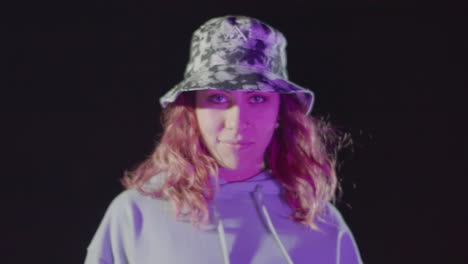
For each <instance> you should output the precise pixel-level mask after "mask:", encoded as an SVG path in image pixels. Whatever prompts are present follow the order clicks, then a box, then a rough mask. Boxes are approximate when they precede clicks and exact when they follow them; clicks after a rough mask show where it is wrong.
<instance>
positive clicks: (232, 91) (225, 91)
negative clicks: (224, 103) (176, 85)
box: [197, 88, 277, 94]
mask: <svg viewBox="0 0 468 264" xmlns="http://www.w3.org/2000/svg"><path fill="white" fill-rule="evenodd" d="M197 92H201V93H213V92H222V93H226V94H252V93H268V94H276V93H277V92H271V91H261V90H221V89H214V88H207V89H204V90H198V91H197Z"/></svg>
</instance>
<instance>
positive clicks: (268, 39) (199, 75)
mask: <svg viewBox="0 0 468 264" xmlns="http://www.w3.org/2000/svg"><path fill="white" fill-rule="evenodd" d="M204 89H218V90H246V91H264V92H277V93H285V94H295V95H296V96H297V98H298V99H299V101H300V102H301V103H302V105H303V106H304V109H307V111H306V113H307V114H309V113H310V111H311V110H312V105H313V103H314V93H313V92H312V91H310V90H308V89H305V88H302V87H301V86H299V85H297V84H295V83H293V82H291V81H289V80H288V73H287V69H286V38H285V37H284V36H283V34H282V33H281V32H279V31H278V30H276V29H275V28H273V27H271V26H270V25H267V24H265V23H263V22H261V21H259V20H257V19H254V18H250V17H245V16H224V17H218V18H213V19H210V20H209V21H208V22H206V23H205V24H203V25H202V26H201V27H200V28H198V29H197V30H196V31H195V32H194V33H193V36H192V41H191V47H190V59H189V62H188V64H187V67H186V69H185V74H184V80H183V81H182V82H180V83H179V84H177V85H176V86H175V87H173V88H172V89H171V90H169V91H168V92H167V93H166V94H165V95H164V96H162V97H161V98H160V100H159V102H160V103H161V106H162V107H163V108H164V107H166V106H167V105H168V104H169V103H172V102H174V101H175V100H176V98H177V96H178V95H179V94H180V93H181V92H186V91H194V90H204Z"/></svg>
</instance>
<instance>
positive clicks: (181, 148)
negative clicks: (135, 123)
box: [122, 91, 343, 229]
mask: <svg viewBox="0 0 468 264" xmlns="http://www.w3.org/2000/svg"><path fill="white" fill-rule="evenodd" d="M194 93H195V92H194V91H192V92H184V93H182V94H180V95H179V96H178V98H177V100H176V101H175V102H174V103H172V104H170V105H168V106H167V107H166V108H165V109H163V112H162V115H161V123H162V125H163V129H164V131H163V134H162V137H161V139H160V141H159V143H158V144H156V147H155V150H154V152H153V153H152V154H151V155H150V156H149V157H148V158H147V159H146V160H145V161H143V162H142V163H140V164H139V165H138V166H137V167H136V169H134V170H131V171H126V172H125V176H124V178H123V179H122V183H123V185H124V186H125V187H126V188H128V189H130V188H135V189H138V190H139V191H140V192H142V193H143V194H145V195H151V196H154V197H160V198H163V199H167V200H169V201H170V202H171V203H172V205H173V207H174V208H175V216H176V217H180V216H188V217H190V221H191V222H192V224H193V225H194V226H196V227H199V226H200V225H201V224H205V223H207V221H208V219H209V212H208V204H209V203H210V202H211V201H212V200H213V197H214V194H215V192H216V191H215V187H214V186H213V184H212V182H211V179H210V175H214V176H216V175H217V174H218V164H217V162H216V160H215V159H214V158H213V157H212V156H211V155H210V154H209V152H208V151H207V149H206V147H205V146H204V144H203V142H202V139H201V134H200V131H199V129H198V126H197V119H196V115H195V99H194V98H195V94H194ZM296 98H297V97H296V96H294V95H290V94H280V109H279V114H278V120H279V122H280V126H279V127H278V129H276V131H275V133H274V135H273V138H272V140H271V142H270V145H269V146H268V147H267V149H266V151H265V166H266V167H267V168H268V169H270V170H271V172H272V175H273V177H274V178H275V179H276V180H277V181H278V182H279V183H280V184H281V185H282V186H283V187H284V189H285V198H286V201H287V203H288V204H289V206H290V207H291V208H292V210H293V214H292V215H291V217H292V219H294V220H295V221H297V222H299V223H302V224H304V225H307V226H310V227H311V228H313V229H318V227H317V225H316V220H320V219H321V213H322V209H323V207H322V206H321V204H323V202H334V201H335V197H336V193H337V190H339V184H338V180H337V176H336V168H335V167H336V166H335V165H336V157H337V151H338V150H339V148H340V147H341V145H342V144H341V143H342V140H341V139H342V138H343V137H341V136H340V134H339V133H337V130H336V129H335V128H333V127H332V126H331V125H330V124H329V123H328V122H326V121H324V120H323V119H320V118H316V117H312V116H308V115H305V114H304V113H305V109H304V108H303V107H302V106H301V104H300V103H299V102H298V100H297V99H296ZM215 179H216V180H217V177H215ZM150 181H156V182H159V184H157V185H156V187H155V186H154V185H153V187H152V188H148V182H150Z"/></svg>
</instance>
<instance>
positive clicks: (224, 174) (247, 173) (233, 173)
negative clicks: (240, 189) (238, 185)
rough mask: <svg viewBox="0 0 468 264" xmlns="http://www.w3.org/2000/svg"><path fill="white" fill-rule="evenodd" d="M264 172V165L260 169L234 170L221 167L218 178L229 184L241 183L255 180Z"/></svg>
mask: <svg viewBox="0 0 468 264" xmlns="http://www.w3.org/2000/svg"><path fill="white" fill-rule="evenodd" d="M264 170H265V168H264V166H263V164H262V166H259V167H249V168H242V169H234V170H232V169H226V168H222V167H219V174H218V176H219V177H220V178H221V179H223V180H225V181H227V182H240V181H245V180H248V179H250V178H253V177H254V176H256V175H258V174H260V173H261V172H262V171H264Z"/></svg>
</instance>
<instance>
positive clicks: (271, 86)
mask: <svg viewBox="0 0 468 264" xmlns="http://www.w3.org/2000/svg"><path fill="white" fill-rule="evenodd" d="M204 89H218V90H245V91H262V92H277V93H283V94H295V95H296V96H297V98H298V99H299V101H300V102H301V104H303V106H304V109H307V111H306V114H309V113H310V111H311V110H312V106H313V104H314V98H315V97H314V93H313V92H312V91H310V90H308V89H306V88H303V87H301V86H299V85H297V84H295V83H293V82H290V81H288V80H285V79H284V78H281V77H280V76H278V75H276V74H274V73H272V72H270V71H268V70H265V69H263V68H259V67H252V66H244V65H216V66H213V67H210V68H209V69H206V70H203V71H198V72H196V73H194V74H192V75H191V76H190V77H188V78H186V79H185V80H183V81H182V82H180V83H179V84H177V85H176V86H174V87H173V88H172V89H171V90H169V91H168V92H167V93H166V94H165V95H163V96H162V97H161V98H160V99H159V102H160V104H161V106H162V107H163V108H165V107H166V106H167V105H168V104H170V103H172V102H174V101H175V100H176V99H177V96H178V95H179V94H180V93H182V92H187V91H196V90H204Z"/></svg>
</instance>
